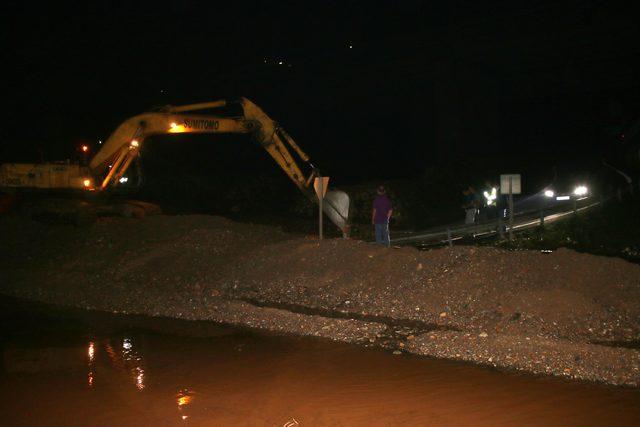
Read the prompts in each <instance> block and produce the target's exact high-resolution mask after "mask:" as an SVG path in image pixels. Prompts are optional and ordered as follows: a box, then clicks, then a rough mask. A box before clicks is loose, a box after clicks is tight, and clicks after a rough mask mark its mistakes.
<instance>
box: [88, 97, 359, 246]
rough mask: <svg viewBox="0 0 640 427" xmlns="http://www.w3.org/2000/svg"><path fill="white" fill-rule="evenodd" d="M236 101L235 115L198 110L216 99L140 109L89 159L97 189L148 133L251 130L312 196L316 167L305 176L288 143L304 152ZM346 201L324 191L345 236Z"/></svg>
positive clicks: (328, 210)
mask: <svg viewBox="0 0 640 427" xmlns="http://www.w3.org/2000/svg"><path fill="white" fill-rule="evenodd" d="M238 103H239V104H240V107H241V109H242V112H243V114H242V115H241V116H240V117H221V116H217V115H212V114H203V113H202V111H203V110H210V109H215V108H222V107H226V106H227V105H228V104H229V103H228V102H227V101H224V100H221V101H212V102H205V103H199V104H191V105H184V106H177V107H175V106H167V107H164V108H163V109H161V110H160V111H156V112H148V113H143V114H140V115H138V116H135V117H132V118H130V119H127V120H125V121H124V122H123V123H122V124H120V126H118V128H116V130H115V131H114V132H113V133H112V134H111V136H109V138H108V139H107V141H106V142H105V144H104V145H103V147H102V148H101V149H100V150H99V151H98V152H97V153H96V155H95V156H94V157H93V159H91V162H90V164H89V170H90V172H91V174H92V175H93V178H94V179H95V180H96V182H98V181H99V182H100V185H99V186H98V187H97V189H98V190H105V189H107V188H108V187H109V186H110V185H117V184H118V182H119V179H120V178H121V177H122V176H123V174H124V173H125V172H126V170H127V168H128V167H129V166H130V165H131V162H132V161H133V160H134V159H135V158H136V157H137V156H138V154H139V151H140V149H141V146H142V144H143V143H144V140H145V139H146V138H147V137H150V136H153V135H163V134H183V133H198V134H203V133H207V134H209V133H214V134H215V133H240V134H251V135H253V137H254V138H255V139H256V141H257V142H258V143H259V144H260V145H261V146H262V147H263V148H264V149H265V150H266V151H267V153H269V155H270V156H271V157H272V158H273V159H274V160H275V161H276V163H277V164H278V166H280V168H281V169H282V170H283V171H284V172H285V173H286V174H287V176H288V177H289V178H290V179H291V181H293V183H294V184H295V185H296V186H297V187H298V188H299V189H300V191H302V192H303V193H304V194H305V195H306V196H307V197H309V198H310V199H311V200H316V197H315V192H314V190H313V180H314V178H315V177H316V176H317V175H318V172H317V170H316V169H315V168H314V167H313V166H311V171H310V173H309V175H308V176H305V174H304V173H303V172H302V170H301V168H300V166H299V165H298V163H297V162H296V160H295V158H294V157H293V155H292V154H291V152H290V151H289V148H291V149H292V150H293V151H294V152H295V154H296V155H297V157H298V158H299V159H300V160H301V161H303V162H305V163H308V162H309V156H307V154H306V153H305V152H304V151H303V150H302V149H301V148H300V146H299V145H298V144H297V143H296V142H295V141H294V140H293V138H291V136H290V135H289V134H288V133H287V132H285V131H284V129H282V128H280V127H279V126H278V124H277V123H276V122H275V121H273V120H272V119H271V118H270V117H269V116H267V115H266V114H265V113H264V112H263V111H262V110H261V109H260V108H259V107H258V106H257V105H255V104H254V103H253V102H251V101H249V100H248V99H246V98H241V99H240V100H239V101H238ZM287 147H289V148H287ZM348 205H349V198H348V196H347V195H346V194H345V193H342V192H328V193H327V195H326V197H325V203H323V209H324V212H325V214H326V215H327V216H328V217H329V219H330V220H331V221H332V222H333V223H334V224H336V226H338V228H340V230H341V231H342V232H343V235H345V236H346V235H347V234H348V227H349V226H348V209H349V207H348Z"/></svg>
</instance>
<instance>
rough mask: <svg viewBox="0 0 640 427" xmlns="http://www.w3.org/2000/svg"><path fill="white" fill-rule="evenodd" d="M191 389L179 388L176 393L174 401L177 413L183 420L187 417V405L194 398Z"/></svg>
mask: <svg viewBox="0 0 640 427" xmlns="http://www.w3.org/2000/svg"><path fill="white" fill-rule="evenodd" d="M194 394H195V393H194V392H193V390H189V389H187V388H185V389H183V390H179V391H178V394H176V403H177V404H178V413H179V414H180V417H181V418H182V419H183V420H186V419H187V418H189V415H187V414H186V409H187V406H188V405H189V404H190V403H192V402H193V399H194V397H195V396H194Z"/></svg>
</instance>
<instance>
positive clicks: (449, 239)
mask: <svg viewBox="0 0 640 427" xmlns="http://www.w3.org/2000/svg"><path fill="white" fill-rule="evenodd" d="M447 243H448V244H449V246H453V241H452V240H451V229H450V228H447Z"/></svg>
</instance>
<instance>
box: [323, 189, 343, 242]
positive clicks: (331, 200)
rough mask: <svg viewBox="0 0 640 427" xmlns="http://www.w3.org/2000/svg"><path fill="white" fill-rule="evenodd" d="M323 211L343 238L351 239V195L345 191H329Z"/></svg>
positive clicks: (325, 197)
mask: <svg viewBox="0 0 640 427" xmlns="http://www.w3.org/2000/svg"><path fill="white" fill-rule="evenodd" d="M322 208H323V209H322V210H323V211H324V213H325V215H326V216H327V217H328V218H329V219H330V220H331V222H333V223H334V224H335V225H336V226H337V227H338V228H339V229H340V230H342V235H343V237H349V195H348V194H347V193H345V192H344V191H339V190H332V191H327V193H326V194H325V196H324V201H323V204H322Z"/></svg>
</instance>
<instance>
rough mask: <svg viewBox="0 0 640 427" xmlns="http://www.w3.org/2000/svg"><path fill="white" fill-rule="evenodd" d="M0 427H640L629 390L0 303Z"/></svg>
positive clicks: (201, 326)
mask: <svg viewBox="0 0 640 427" xmlns="http://www.w3.org/2000/svg"><path fill="white" fill-rule="evenodd" d="M0 309H1V314H0V317H1V320H2V325H1V326H0V328H1V330H2V352H3V364H2V371H1V373H0V380H1V382H0V398H1V403H0V411H1V414H2V420H3V422H2V424H3V425H37V426H41V425H52V426H69V425H118V426H140V425H205V426H206V425H212V426H218V425H258V426H260V425H265V426H285V425H286V426H288V427H293V426H296V425H300V426H305V425H306V426H318V425H331V426H339V425H345V426H352V425H366V426H371V425H393V426H396V425H563V426H564V425H639V423H640V390H638V389H629V388H615V387H609V386H603V385H598V384H591V383H580V382H572V381H567V380H562V379H557V378H550V377H537V376H531V375H526V374H517V373H510V372H500V371H497V370H492V369H488V368H483V367H478V366H473V365H469V364H463V363H454V362H447V361H441V360H433V359H428V358H420V357H416V356H408V355H393V354H392V353H390V352H388V351H384V350H381V349H371V348H362V347H358V346H353V345H346V344H341V343H334V342H331V341H327V340H320V339H313V338H301V337H291V336H276V335H270V334H262V333H256V332H249V331H245V330H239V329H233V328H228V327H221V326H219V325H215V324H211V323H206V322H187V321H178V320H170V319H150V318H145V317H141V316H117V315H109V314H104V313H95V312H93V313H92V312H83V311H80V310H69V309H60V308H55V307H49V306H42V305H36V304H31V303H25V302H22V301H19V300H13V299H7V298H2V299H0Z"/></svg>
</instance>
